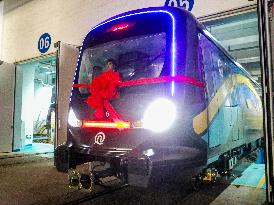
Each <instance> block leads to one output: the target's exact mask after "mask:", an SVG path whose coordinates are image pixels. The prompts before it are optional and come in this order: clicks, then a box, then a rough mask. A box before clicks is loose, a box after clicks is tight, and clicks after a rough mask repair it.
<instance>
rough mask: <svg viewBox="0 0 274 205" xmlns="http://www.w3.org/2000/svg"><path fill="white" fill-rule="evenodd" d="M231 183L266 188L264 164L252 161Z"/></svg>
mask: <svg viewBox="0 0 274 205" xmlns="http://www.w3.org/2000/svg"><path fill="white" fill-rule="evenodd" d="M231 184H233V185H236V186H239V185H241V186H247V187H254V188H260V189H266V181H265V165H264V164H256V163H252V164H251V165H250V166H249V167H247V168H246V169H245V170H244V172H243V173H242V174H241V176H239V177H237V178H236V179H235V180H234V181H233V182H232V183H231Z"/></svg>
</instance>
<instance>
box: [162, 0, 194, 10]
mask: <svg viewBox="0 0 274 205" xmlns="http://www.w3.org/2000/svg"><path fill="white" fill-rule="evenodd" d="M165 6H172V7H178V8H181V9H185V10H188V11H192V9H193V6H194V0H166V3H165Z"/></svg>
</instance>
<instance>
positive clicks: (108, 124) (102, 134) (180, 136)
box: [55, 7, 263, 187]
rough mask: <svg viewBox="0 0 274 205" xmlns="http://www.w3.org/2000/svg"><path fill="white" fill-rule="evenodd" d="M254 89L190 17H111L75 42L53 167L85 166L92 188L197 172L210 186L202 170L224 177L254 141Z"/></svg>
mask: <svg viewBox="0 0 274 205" xmlns="http://www.w3.org/2000/svg"><path fill="white" fill-rule="evenodd" d="M110 61H111V64H112V66H113V67H112V71H111V72H112V73H111V75H107V74H106V73H108V72H109V71H106V70H107V65H106V64H108V63H110ZM100 76H104V77H100ZM259 92H260V85H259V84H258V83H257V82H256V81H255V80H253V79H252V77H251V76H250V74H249V73H248V72H247V71H246V70H245V69H244V68H243V67H242V66H241V65H240V64H239V63H237V62H236V61H235V60H234V59H233V57H231V55H230V54H229V53H228V52H227V51H226V50H225V49H224V48H223V47H222V46H221V45H220V44H219V43H218V42H217V41H216V40H215V38H214V37H213V36H212V35H211V34H210V33H209V32H208V31H207V30H206V28H205V27H204V26H203V25H202V24H201V23H199V22H198V21H197V19H196V18H195V17H194V16H193V15H192V14H191V13H190V12H188V11H185V10H181V9H178V8H173V7H155V8H146V9H140V10H134V11H130V12H127V13H123V14H120V15H117V16H115V17H112V18H110V19H108V20H106V21H104V22H102V23H100V24H98V25H97V26H95V27H93V28H92V29H91V30H90V31H89V33H88V34H87V35H86V36H85V38H84V40H83V44H82V46H81V48H80V55H79V58H78V61H77V65H76V70H75V76H74V81H73V86H72V91H71V98H70V104H69V115H68V128H67V141H66V143H64V144H63V145H60V146H58V147H57V148H56V149H55V165H56V168H57V170H59V171H63V172H67V171H68V170H74V169H75V168H76V166H77V165H80V164H87V163H88V164H89V168H90V175H91V176H92V180H93V181H94V182H98V183H99V182H102V180H101V179H103V178H106V177H116V178H117V179H120V180H122V181H123V182H125V183H127V184H129V185H133V186H139V187H148V186H150V184H152V183H154V182H156V181H157V182H158V181H161V182H165V180H168V179H171V178H176V180H177V179H179V178H180V176H181V175H183V177H185V176H190V175H192V176H200V174H201V173H204V175H203V177H202V178H203V179H204V180H210V179H212V176H213V175H214V176H215V175H216V173H215V171H214V174H213V175H211V174H212V173H213V172H212V171H209V172H205V171H204V170H208V169H209V167H214V170H217V171H216V172H227V171H229V170H230V169H232V168H233V166H234V165H235V164H236V161H237V159H238V158H239V157H240V156H241V155H243V154H244V153H246V152H248V151H249V150H251V149H252V148H256V146H258V144H259V142H260V141H261V140H262V137H263V131H262V125H263V117H262V104H261V99H260V96H259V94H258V93H259ZM73 173H76V172H75V171H73ZM77 176H78V175H77ZM88 183H90V180H89V182H88Z"/></svg>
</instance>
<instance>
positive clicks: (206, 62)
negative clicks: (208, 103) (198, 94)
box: [198, 34, 214, 99]
mask: <svg viewBox="0 0 274 205" xmlns="http://www.w3.org/2000/svg"><path fill="white" fill-rule="evenodd" d="M210 50H211V44H210V42H209V40H208V39H207V38H206V37H205V36H204V35H203V34H199V53H198V54H199V58H198V59H199V66H200V65H203V70H204V81H205V82H206V89H207V94H208V98H209V99H211V98H212V97H213V95H214V84H213V76H212V75H211V64H212V59H211V52H210Z"/></svg>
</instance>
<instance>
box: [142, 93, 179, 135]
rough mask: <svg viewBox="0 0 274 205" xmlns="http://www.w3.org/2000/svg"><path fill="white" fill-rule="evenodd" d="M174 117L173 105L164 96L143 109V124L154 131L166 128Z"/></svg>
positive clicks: (174, 109)
mask: <svg viewBox="0 0 274 205" xmlns="http://www.w3.org/2000/svg"><path fill="white" fill-rule="evenodd" d="M175 117H176V108H175V105H174V104H173V103H172V102H171V101H169V100H167V99H164V98H160V99H157V100H155V101H154V102H152V103H151V104H150V105H149V106H148V108H147V109H146V111H145V114H144V118H143V120H142V121H143V126H144V128H146V129H149V130H152V131H154V132H163V131H165V130H167V129H168V128H169V127H170V126H171V125H172V123H173V122H174V120H175Z"/></svg>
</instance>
